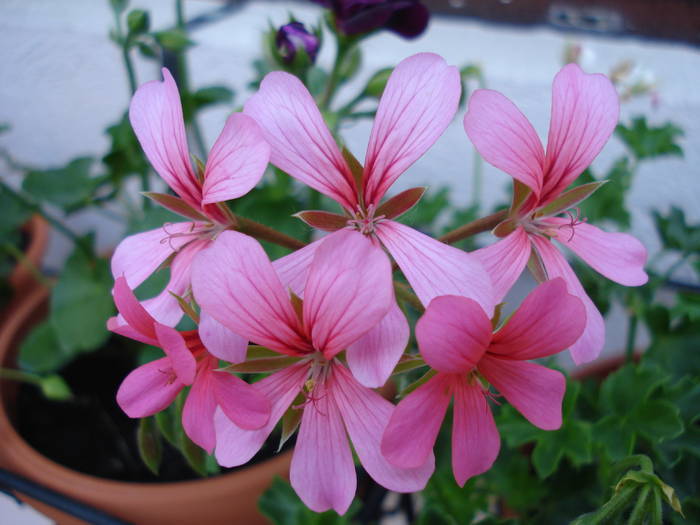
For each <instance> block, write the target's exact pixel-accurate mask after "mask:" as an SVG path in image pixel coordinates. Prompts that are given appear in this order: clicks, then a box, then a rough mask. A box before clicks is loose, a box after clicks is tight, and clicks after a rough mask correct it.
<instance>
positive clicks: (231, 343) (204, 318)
mask: <svg viewBox="0 0 700 525" xmlns="http://www.w3.org/2000/svg"><path fill="white" fill-rule="evenodd" d="M199 337H200V339H201V340H202V344H204V347H205V348H206V349H207V351H208V352H209V353H210V354H211V355H213V356H216V357H218V358H219V359H223V360H224V361H228V362H229V363H242V362H243V361H245V356H246V352H247V351H248V340H247V339H246V338H245V337H241V336H240V335H238V334H234V333H233V332H232V331H231V330H229V329H228V328H226V327H225V326H224V325H222V324H221V323H220V322H219V321H217V320H216V319H214V318H213V317H212V316H210V315H209V314H208V313H206V312H204V311H202V312H201V313H200V317H199Z"/></svg>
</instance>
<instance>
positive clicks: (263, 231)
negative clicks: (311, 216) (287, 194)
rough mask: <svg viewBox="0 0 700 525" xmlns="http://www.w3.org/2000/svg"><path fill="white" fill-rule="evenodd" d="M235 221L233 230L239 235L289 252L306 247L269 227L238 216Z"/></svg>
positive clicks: (301, 242)
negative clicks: (277, 246)
mask: <svg viewBox="0 0 700 525" xmlns="http://www.w3.org/2000/svg"><path fill="white" fill-rule="evenodd" d="M236 220H237V221H238V226H237V228H235V229H236V230H238V231H239V232H241V233H245V234H247V235H250V236H251V237H255V238H256V239H260V240H264V241H269V242H272V243H275V244H278V245H279V246H284V247H285V248H289V249H290V250H299V249H301V248H303V247H304V246H306V243H305V242H303V241H300V240H299V239H295V238H294V237H290V236H289V235H287V234H286V233H282V232H279V231H277V230H275V229H273V228H270V227H269V226H265V225H264V224H261V223H259V222H256V221H254V220H252V219H246V218H245V217H241V216H240V215H236Z"/></svg>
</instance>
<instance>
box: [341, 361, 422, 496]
mask: <svg viewBox="0 0 700 525" xmlns="http://www.w3.org/2000/svg"><path fill="white" fill-rule="evenodd" d="M327 381H332V385H331V386H329V391H330V392H331V395H332V396H333V399H334V400H335V402H336V404H337V406H338V409H339V410H340V414H341V416H342V417H343V422H344V423H345V428H346V430H347V431H348V434H349V435H350V440H351V441H352V444H353V446H354V447H355V452H357V456H358V457H359V458H360V463H362V466H363V467H364V468H365V470H366V471H367V473H368V474H369V475H370V476H372V479H374V480H375V481H376V482H377V483H379V484H380V485H382V486H384V487H386V488H388V489H389V490H394V491H396V492H416V491H418V490H422V489H423V488H424V487H425V484H426V483H427V482H428V479H429V478H430V476H431V474H432V473H433V471H434V470H435V457H434V456H433V454H432V453H431V454H429V456H428V458H427V459H426V461H425V462H424V463H423V464H422V465H420V466H419V467H416V468H409V469H404V468H400V467H395V466H394V465H392V464H391V463H389V462H388V461H387V460H386V458H384V456H383V455H382V453H381V449H380V445H381V439H382V435H383V434H384V430H385V429H386V425H387V423H388V422H389V419H390V418H391V413H392V411H393V410H394V405H392V404H391V403H390V402H389V401H387V400H386V399H384V398H383V397H382V396H380V395H379V394H377V393H376V392H375V391H373V390H370V389H369V388H366V387H363V386H362V385H360V384H359V383H358V382H357V381H356V380H355V379H354V378H353V377H352V374H350V372H349V371H348V370H346V369H345V367H344V366H342V365H333V369H332V370H331V374H330V375H329V379H327Z"/></svg>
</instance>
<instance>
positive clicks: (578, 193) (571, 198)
mask: <svg viewBox="0 0 700 525" xmlns="http://www.w3.org/2000/svg"><path fill="white" fill-rule="evenodd" d="M607 182H608V181H607V180H603V181H600V182H589V183H588V184H581V185H580V186H576V187H575V188H573V189H571V190H569V191H567V192H564V193H562V194H561V195H560V196H559V198H557V199H555V200H553V201H552V202H550V203H549V204H547V206H545V207H544V208H542V209H541V210H539V211H538V212H537V216H550V215H557V214H559V213H561V212H563V211H566V210H568V209H571V208H573V207H574V206H576V205H577V204H578V203H580V202H581V201H584V200H586V199H587V198H588V197H590V196H591V195H593V193H595V191H596V190H597V189H598V188H600V187H601V186H603V185H604V184H607Z"/></svg>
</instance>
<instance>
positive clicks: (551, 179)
mask: <svg viewBox="0 0 700 525" xmlns="http://www.w3.org/2000/svg"><path fill="white" fill-rule="evenodd" d="M619 114H620V103H619V101H618V99H617V92H616V91H615V87H614V86H613V84H612V82H610V80H608V78H607V77H606V76H605V75H600V74H596V75H587V74H586V73H584V72H583V71H582V70H581V68H580V67H579V66H578V65H576V64H569V65H567V66H564V68H563V69H562V70H561V71H559V73H557V76H556V77H554V83H553V85H552V118H551V121H550V124H549V137H548V139H547V156H546V166H547V169H546V170H545V180H544V184H543V188H542V198H541V200H540V204H546V203H548V202H549V201H551V200H553V199H555V198H557V197H558V196H559V194H560V193H561V192H562V191H564V189H566V187H567V186H568V185H569V184H571V182H572V181H573V180H574V179H575V178H576V177H578V176H579V175H580V174H581V172H582V171H583V170H585V169H586V168H587V167H588V166H589V165H590V163H591V162H593V159H595V158H596V156H598V153H600V150H601V149H603V146H604V145H605V143H606V142H607V141H608V139H609V138H610V135H611V134H612V132H613V131H614V130H615V126H616V125H617V120H618V117H619Z"/></svg>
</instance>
